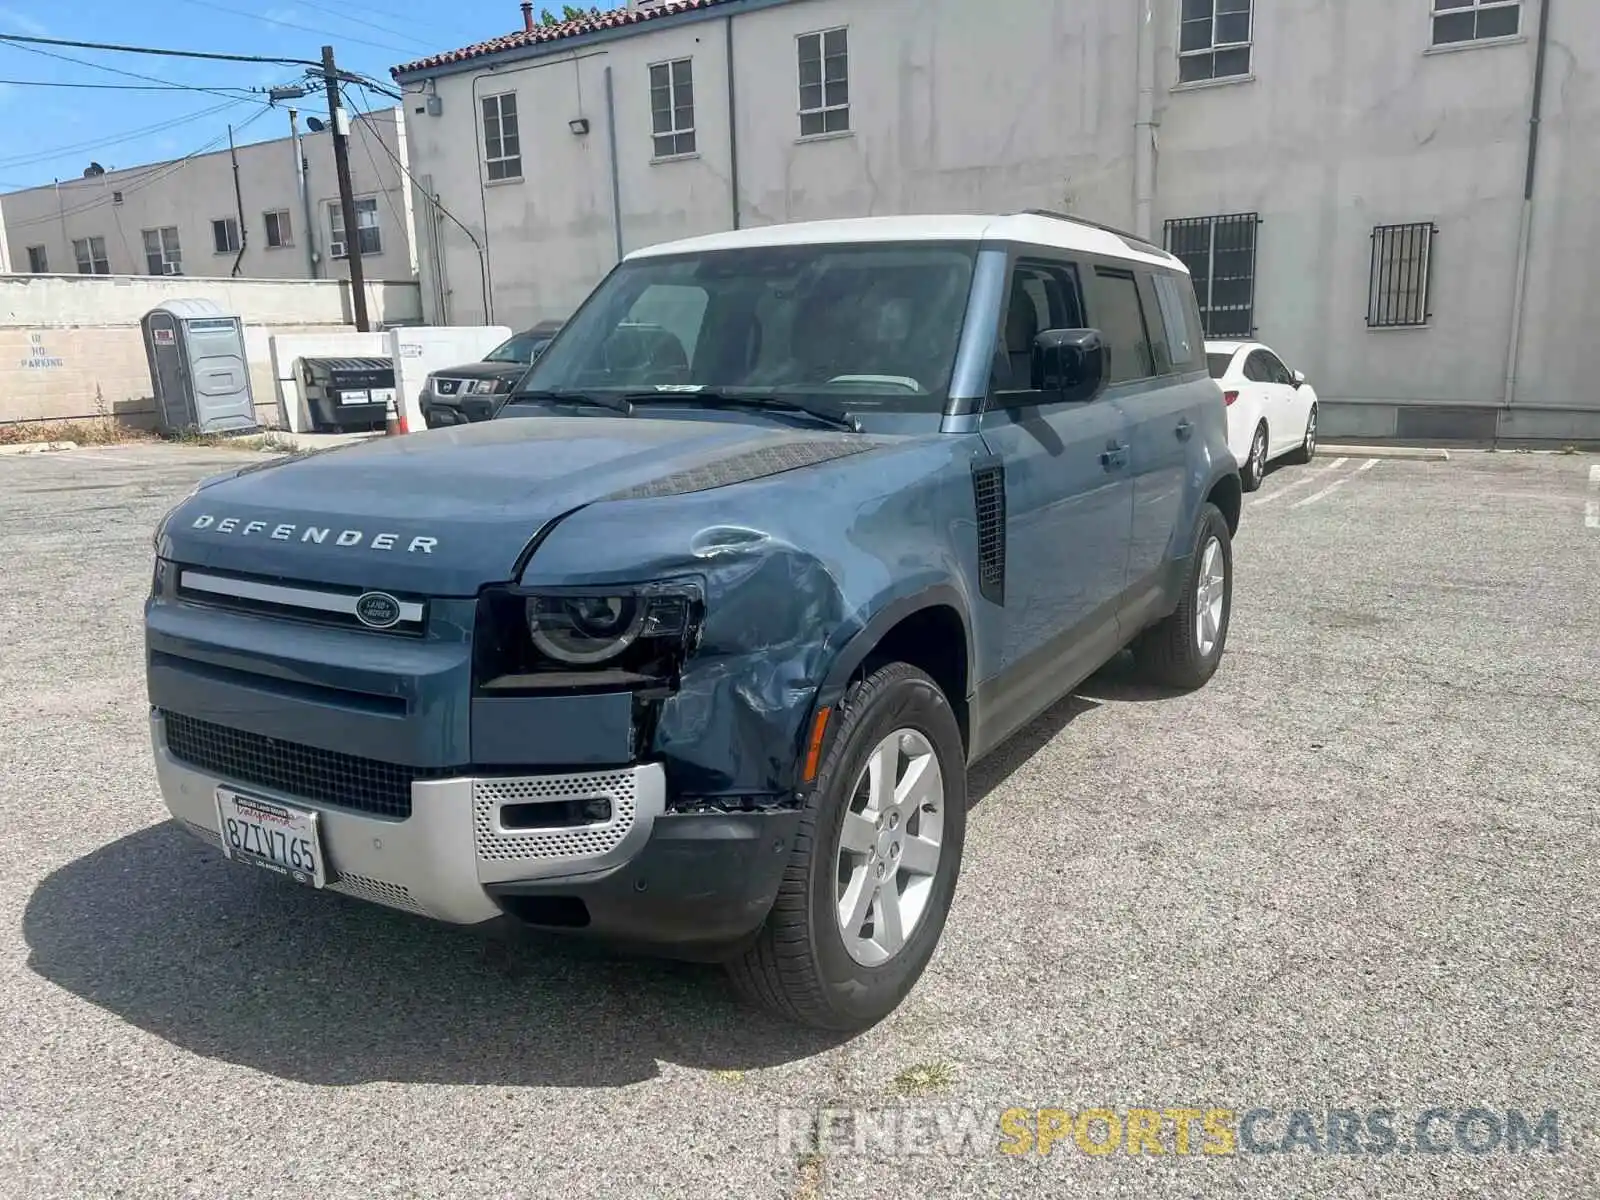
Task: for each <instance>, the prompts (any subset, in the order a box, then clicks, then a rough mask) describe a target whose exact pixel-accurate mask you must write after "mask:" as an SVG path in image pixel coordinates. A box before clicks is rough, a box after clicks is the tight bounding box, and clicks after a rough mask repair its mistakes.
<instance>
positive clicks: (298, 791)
mask: <svg viewBox="0 0 1600 1200" xmlns="http://www.w3.org/2000/svg"><path fill="white" fill-rule="evenodd" d="M162 717H163V721H164V723H165V725H166V731H167V749H168V750H169V751H171V753H172V756H173V757H174V758H176V759H178V760H180V761H182V762H185V763H188V764H189V765H190V766H192V767H198V768H199V769H200V770H202V771H207V772H209V773H211V774H213V775H217V776H220V777H221V778H223V779H227V780H231V781H234V782H237V783H246V784H248V783H253V784H256V785H258V786H260V787H265V788H272V789H273V790H274V791H280V792H284V793H286V794H288V795H290V796H300V797H303V798H304V799H307V800H318V801H321V802H322V803H324V804H331V805H335V806H337V807H339V808H350V809H355V810H356V811H357V812H365V813H373V814H375V815H377V816H381V817H398V818H400V819H402V820H403V819H404V818H406V817H409V816H410V815H411V784H412V782H413V781H414V780H417V779H437V778H443V777H444V776H446V775H449V774H452V773H453V772H451V771H449V770H445V769H431V770H430V769H425V768H418V767H406V766H400V765H398V764H396V763H386V762H378V761H377V760H376V759H371V758H358V757H357V756H356V755H354V754H341V753H339V752H338V751H336V750H323V749H321V748H320V747H317V746H306V745H302V744H300V743H297V742H285V741H280V740H278V739H275V738H268V737H263V736H262V735H260V734H259V733H248V732H246V731H245V730H242V729H229V728H228V727H226V726H224V725H213V724H212V723H211V722H209V721H202V720H199V719H198V718H196V717H188V716H184V715H183V714H182V713H174V712H168V713H163V714H162Z"/></svg>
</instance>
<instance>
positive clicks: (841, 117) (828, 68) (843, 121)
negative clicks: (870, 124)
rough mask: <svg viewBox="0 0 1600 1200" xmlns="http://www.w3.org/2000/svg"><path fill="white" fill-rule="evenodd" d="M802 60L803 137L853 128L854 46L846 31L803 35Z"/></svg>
mask: <svg viewBox="0 0 1600 1200" xmlns="http://www.w3.org/2000/svg"><path fill="white" fill-rule="evenodd" d="M797 43H798V53H799V57H800V136H801V137H814V136H815V135H817V134H819V133H843V132H845V131H846V130H848V129H849V128H850V45H849V40H848V38H847V37H846V34H845V30H844V29H842V28H841V29H826V30H823V31H821V32H819V33H803V34H801V35H800V37H799V38H798V39H797Z"/></svg>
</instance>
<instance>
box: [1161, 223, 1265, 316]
mask: <svg viewBox="0 0 1600 1200" xmlns="http://www.w3.org/2000/svg"><path fill="white" fill-rule="evenodd" d="M1260 223H1261V218H1260V217H1259V216H1257V215H1256V214H1255V213H1230V214H1228V215H1226V216H1218V217H1184V218H1182V219H1179V220H1173V221H1168V222H1167V226H1166V241H1167V249H1168V250H1169V251H1170V252H1171V253H1173V254H1174V255H1176V256H1177V257H1178V258H1180V259H1182V260H1183V265H1184V266H1186V267H1188V268H1189V274H1190V276H1191V277H1192V278H1193V280H1194V296H1195V300H1196V302H1197V303H1198V304H1199V306H1200V322H1201V326H1202V328H1203V329H1204V330H1205V335H1206V337H1208V338H1219V337H1250V336H1252V335H1253V334H1254V333H1255V329H1256V324H1255V308H1256V226H1257V225H1259V224H1260Z"/></svg>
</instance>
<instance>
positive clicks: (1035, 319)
mask: <svg viewBox="0 0 1600 1200" xmlns="http://www.w3.org/2000/svg"><path fill="white" fill-rule="evenodd" d="M1083 312H1084V307H1083V293H1082V289H1081V287H1080V279H1079V269H1078V267H1077V266H1076V265H1075V264H1072V263H1066V262H1057V261H1053V260H1032V259H1023V260H1020V261H1019V262H1017V263H1016V265H1015V266H1014V267H1013V269H1012V279H1011V289H1010V297H1009V300H1008V302H1007V305H1006V312H1005V315H1004V317H1003V325H1002V329H1001V337H1000V339H999V341H1000V345H999V349H998V350H997V353H996V355H995V366H994V377H993V380H992V384H991V390H990V396H989V401H988V405H987V407H986V409H985V411H984V414H983V417H982V420H981V422H980V425H979V428H980V430H981V432H982V435H983V440H984V443H985V444H986V445H987V447H988V448H989V451H990V452H991V453H992V454H993V455H994V456H995V457H996V459H997V460H998V462H999V464H1000V466H1001V467H1002V468H1003V471H1004V486H1005V514H1006V523H1005V581H1004V598H1003V603H1002V605H1001V608H1002V615H1001V620H1002V622H1003V625H1004V636H1003V638H1002V639H1001V642H1002V650H1001V656H1000V666H1001V672H1000V675H999V676H998V677H997V678H996V679H995V680H994V682H993V686H992V687H991V688H989V689H988V690H989V691H990V693H991V695H990V696H989V697H987V698H986V699H988V700H989V701H990V702H991V703H992V705H993V707H992V708H991V710H990V712H989V714H988V716H987V717H986V724H990V725H991V728H995V729H996V732H997V733H998V732H999V730H1000V729H1010V728H1014V727H1015V725H1016V724H1017V723H1020V722H1021V721H1025V720H1027V719H1028V718H1029V717H1031V716H1032V715H1033V714H1034V713H1035V712H1037V711H1038V710H1039V709H1041V708H1043V707H1045V706H1047V705H1048V704H1049V703H1051V702H1052V701H1053V700H1055V699H1056V698H1057V697H1059V696H1061V695H1062V694H1064V693H1065V692H1066V691H1067V690H1068V689H1070V688H1072V687H1074V686H1075V685H1076V684H1077V683H1078V682H1080V681H1081V680H1082V679H1083V678H1084V677H1085V676H1087V675H1088V674H1089V673H1090V672H1091V671H1093V670H1094V669H1095V668H1096V667H1098V666H1099V665H1100V664H1101V663H1102V662H1104V661H1105V659H1106V658H1108V657H1110V656H1111V655H1112V654H1114V653H1115V652H1116V649H1117V647H1118V645H1120V640H1119V635H1118V622H1117V607H1118V601H1119V600H1120V598H1121V595H1122V590H1123V586H1124V578H1125V571H1126V566H1127V544H1128V535H1129V530H1130V526H1131V524H1132V519H1133V517H1132V513H1133V483H1132V476H1131V475H1130V473H1129V470H1128V446H1127V441H1128V439H1127V423H1126V420H1125V418H1124V416H1123V414H1122V410H1121V409H1120V408H1118V407H1117V405H1116V404H1115V402H1113V401H1112V400H1110V399H1109V398H1107V397H1106V396H1105V395H1104V394H1103V393H1102V395H1101V396H1100V397H1099V398H1097V399H1095V400H1092V401H1089V402H1086V403H1077V404H1064V403H1061V402H1059V401H1053V400H1052V396H1053V395H1055V393H1044V392H1040V391H1037V390H1035V388H1034V387H1033V380H1032V377H1031V357H1032V347H1033V339H1034V336H1035V335H1036V334H1038V333H1041V332H1043V331H1044V330H1046V329H1079V328H1083V327H1084V318H1083ZM999 736H1004V734H1003V733H999Z"/></svg>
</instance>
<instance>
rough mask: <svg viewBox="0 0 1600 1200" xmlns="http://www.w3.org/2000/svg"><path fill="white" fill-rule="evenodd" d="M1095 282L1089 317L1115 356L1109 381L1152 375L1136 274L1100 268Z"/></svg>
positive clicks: (1121, 381)
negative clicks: (1135, 281)
mask: <svg viewBox="0 0 1600 1200" xmlns="http://www.w3.org/2000/svg"><path fill="white" fill-rule="evenodd" d="M1094 283H1095V291H1094V295H1093V296H1092V297H1091V298H1090V299H1091V306H1090V310H1089V320H1090V324H1092V325H1093V326H1094V327H1095V328H1097V329H1099V330H1100V334H1101V336H1102V337H1104V338H1105V343H1106V350H1107V352H1108V353H1109V355H1110V358H1111V370H1110V374H1109V376H1108V378H1109V381H1110V382H1111V383H1113V384H1116V383H1130V382H1132V381H1133V380H1137V379H1148V378H1150V376H1152V375H1153V374H1155V367H1154V363H1153V362H1152V360H1151V356H1150V339H1149V337H1148V336H1147V334H1146V333H1145V325H1144V311H1143V308H1142V307H1141V305H1140V304H1139V288H1138V285H1137V284H1135V283H1134V279H1133V276H1132V275H1131V274H1130V273H1128V272H1126V271H1115V270H1108V269H1106V268H1100V269H1098V270H1096V271H1095V273H1094Z"/></svg>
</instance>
